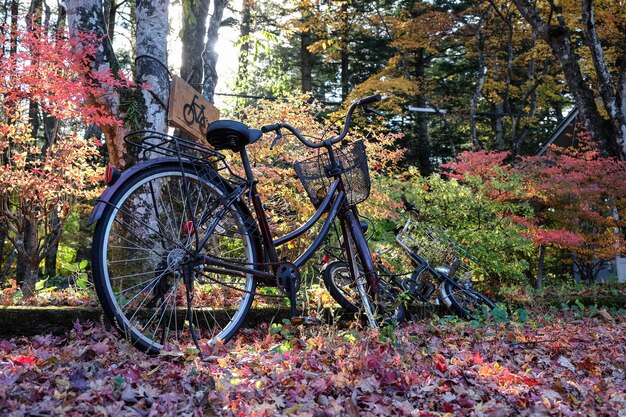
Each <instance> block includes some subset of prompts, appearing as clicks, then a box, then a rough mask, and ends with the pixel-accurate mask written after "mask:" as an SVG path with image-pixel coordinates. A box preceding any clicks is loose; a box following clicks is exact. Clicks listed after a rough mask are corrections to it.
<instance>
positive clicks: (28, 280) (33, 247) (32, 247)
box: [16, 214, 39, 299]
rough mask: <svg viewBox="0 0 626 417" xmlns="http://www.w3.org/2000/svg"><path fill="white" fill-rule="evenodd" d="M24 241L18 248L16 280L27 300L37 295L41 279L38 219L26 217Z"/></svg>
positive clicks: (23, 230) (23, 231)
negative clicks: (37, 287) (36, 289)
mask: <svg viewBox="0 0 626 417" xmlns="http://www.w3.org/2000/svg"><path fill="white" fill-rule="evenodd" d="M22 234H23V235H22V241H21V244H19V245H18V248H17V253H18V257H17V261H18V262H17V268H16V280H17V282H18V283H19V284H20V288H21V289H22V294H23V296H24V298H25V299H28V298H31V297H32V296H33V295H35V284H36V283H37V280H38V277H39V248H38V246H39V241H38V230H37V221H36V219H33V218H31V217H30V216H29V215H28V214H27V215H25V216H24V220H23V228H22Z"/></svg>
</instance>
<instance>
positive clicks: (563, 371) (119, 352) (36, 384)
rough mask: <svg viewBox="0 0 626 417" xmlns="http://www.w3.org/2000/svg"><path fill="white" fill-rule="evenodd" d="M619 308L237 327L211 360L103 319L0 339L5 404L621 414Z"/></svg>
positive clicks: (133, 411) (219, 411)
mask: <svg viewBox="0 0 626 417" xmlns="http://www.w3.org/2000/svg"><path fill="white" fill-rule="evenodd" d="M625 373H626V315H625V314H624V312H623V311H621V312H615V311H613V312H607V311H605V310H600V311H597V310H594V311H590V310H586V311H584V312H583V311H565V312H563V311H560V312H550V313H547V314H541V315H538V316H536V315H531V316H530V317H528V318H526V319H525V321H524V322H523V323H521V322H511V321H506V322H504V323H484V324H476V323H463V322H456V321H450V320H446V319H442V320H439V319H434V320H427V321H422V322H418V323H410V324H406V325H403V326H401V327H399V328H397V329H392V328H385V329H382V330H381V331H376V332H374V331H371V330H367V329H365V330H359V329H350V328H343V329H341V328H338V327H336V326H333V327H325V326H324V327H318V328H314V329H311V328H309V329H301V328H291V327H289V326H281V325H276V324H275V325H272V326H269V327H267V326H263V327H262V328H258V329H246V330H243V331H242V332H240V335H239V336H238V337H237V338H236V340H234V341H233V342H231V343H230V344H228V345H227V346H226V347H224V348H223V349H222V351H221V352H218V354H217V357H216V358H213V360H212V361H208V362H202V361H200V360H199V359H198V358H197V357H196V356H195V355H193V354H191V353H189V354H165V355H162V356H157V357H149V356H146V355H144V354H142V353H140V352H138V351H135V350H134V349H133V348H131V347H130V346H129V345H128V344H127V343H126V342H125V341H123V340H120V339H119V338H118V336H117V334H116V333H111V332H109V331H108V330H106V329H105V328H104V327H103V326H102V325H100V324H95V325H94V324H87V323H78V322H77V323H75V324H74V330H72V331H71V332H68V333H67V335H66V337H64V338H62V337H57V336H52V335H41V336H37V337H33V338H16V339H11V340H0V414H1V415H16V416H20V415H33V416H35V415H36V416H44V415H76V416H83V415H115V416H116V417H121V416H161V415H190V416H192V415H197V416H201V415H218V416H222V415H224V416H280V415H285V416H287V415H289V416H292V415H293V416H338V415H343V416H379V415H380V416H390V415H394V416H395V415H398V416H413V415H415V416H442V415H444V416H455V415H470V416H507V415H522V416H523V415H529V416H530V415H532V416H542V415H546V416H547V415H563V416H593V415H598V416H626V376H625Z"/></svg>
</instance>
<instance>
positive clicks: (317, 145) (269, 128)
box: [261, 94, 383, 148]
mask: <svg viewBox="0 0 626 417" xmlns="http://www.w3.org/2000/svg"><path fill="white" fill-rule="evenodd" d="M382 99H383V98H382V96H381V95H380V94H374V95H373V96H369V97H365V98H362V99H361V100H359V101H357V102H355V103H352V105H351V106H350V108H349V109H348V112H347V113H346V120H345V122H344V124H343V130H342V131H341V133H340V134H339V136H337V137H335V138H331V139H326V140H324V141H322V142H317V143H316V142H311V141H310V140H308V139H306V138H305V137H304V136H302V133H300V131H299V130H298V129H296V128H295V127H293V126H291V125H290V124H289V123H274V124H271V125H265V126H263V127H261V132H263V133H268V132H272V131H279V130H280V129H287V130H288V131H290V132H291V133H293V135H294V136H295V137H296V138H297V139H298V140H299V141H300V142H302V143H303V144H304V145H306V146H308V147H309V148H321V147H322V146H328V145H334V144H335V143H337V142H340V141H342V140H343V139H344V138H345V137H346V135H347V134H348V129H350V125H351V123H352V113H354V110H356V108H357V107H362V106H366V105H368V104H371V103H375V102H377V101H381V100H382Z"/></svg>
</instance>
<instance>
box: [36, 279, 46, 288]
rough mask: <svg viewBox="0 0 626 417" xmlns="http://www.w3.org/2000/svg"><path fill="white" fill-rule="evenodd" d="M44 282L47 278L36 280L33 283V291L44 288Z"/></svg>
mask: <svg viewBox="0 0 626 417" xmlns="http://www.w3.org/2000/svg"><path fill="white" fill-rule="evenodd" d="M46 282H48V278H46V279H42V280H40V281H37V283H36V284H35V291H41V290H43V289H44V288H46Z"/></svg>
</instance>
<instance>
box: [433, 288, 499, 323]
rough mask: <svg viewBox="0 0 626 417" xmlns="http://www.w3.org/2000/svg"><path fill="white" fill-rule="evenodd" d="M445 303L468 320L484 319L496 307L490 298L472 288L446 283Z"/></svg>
mask: <svg viewBox="0 0 626 417" xmlns="http://www.w3.org/2000/svg"><path fill="white" fill-rule="evenodd" d="M441 298H442V301H443V303H444V304H445V305H446V306H447V307H448V308H451V309H452V311H453V312H454V313H455V314H456V315H457V316H459V317H461V318H463V319H466V320H478V319H480V318H484V317H485V316H486V315H488V314H489V312H490V311H491V310H493V309H494V308H496V305H495V304H494V302H493V301H491V300H490V299H489V298H487V297H486V296H484V295H483V294H481V293H480V292H478V291H476V290H474V289H472V288H463V287H457V286H455V285H454V284H452V283H451V282H449V281H445V282H444V283H443V284H442V287H441Z"/></svg>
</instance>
